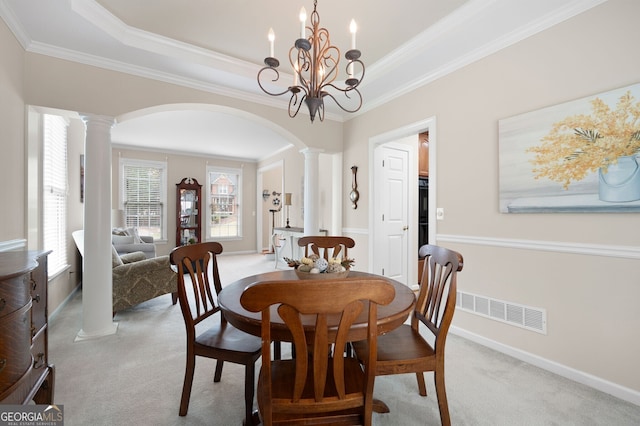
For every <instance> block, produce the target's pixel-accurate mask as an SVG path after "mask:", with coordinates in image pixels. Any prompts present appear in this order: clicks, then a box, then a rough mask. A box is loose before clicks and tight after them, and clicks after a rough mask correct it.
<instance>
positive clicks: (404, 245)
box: [369, 117, 436, 287]
mask: <svg viewBox="0 0 640 426" xmlns="http://www.w3.org/2000/svg"><path fill="white" fill-rule="evenodd" d="M435 130H436V129H435V117H432V118H429V119H426V120H423V121H420V122H416V123H413V124H410V125H408V126H405V127H401V128H398V129H395V130H392V131H390V132H387V133H384V134H381V135H378V136H375V137H373V138H371V139H370V140H369V164H370V170H371V171H372V172H371V173H370V176H369V187H370V188H371V191H370V192H371V196H370V200H369V203H370V204H369V233H370V236H371V243H370V244H369V259H370V267H369V270H370V272H373V273H378V274H382V275H385V276H389V277H390V278H393V279H396V280H398V281H400V282H403V283H404V284H406V285H409V283H411V285H410V286H412V287H413V286H414V284H413V283H416V286H417V282H418V267H417V265H418V243H417V241H418V229H419V226H418V214H417V211H418V134H419V133H422V132H425V131H429V135H430V143H429V148H430V155H429V177H430V179H429V194H428V199H429V200H428V204H429V209H428V211H429V216H430V217H429V231H428V234H429V241H430V242H433V241H434V240H435V235H436V230H435V226H436V225H435V217H432V216H434V214H435V213H434V212H435V200H436V179H435V178H436V170H435V159H436V154H435V146H436V144H435V140H436V131H435ZM393 151H395V152H396V153H400V152H402V151H404V152H406V155H407V165H406V167H404V168H403V170H402V172H400V171H399V170H397V171H396V172H394V173H403V174H404V175H403V176H402V179H403V180H404V181H406V196H400V198H398V195H397V193H394V194H389V192H390V191H395V192H397V191H398V189H397V188H401V186H400V183H399V181H396V184H395V188H396V189H393V190H392V189H391V186H389V185H388V182H385V179H386V180H388V179H389V178H390V177H391V176H389V175H388V174H387V173H386V171H385V170H384V167H383V161H382V159H383V158H384V157H385V155H386V154H388V153H390V152H391V153H393ZM385 153H386V154H385ZM398 161H401V160H395V162H396V164H398ZM385 176H386V177H385ZM397 178H398V177H397V176H394V177H393V179H396V180H397ZM389 197H394V200H397V201H398V202H402V203H403V205H402V210H403V211H406V215H405V216H404V218H406V223H405V224H401V225H400V226H401V228H402V227H406V229H405V230H404V231H405V235H404V238H400V234H398V233H397V231H398V229H395V227H394V228H389V227H388V226H387V224H386V223H384V220H385V219H386V218H387V217H388V216H387V217H385V214H386V215H388V214H389V212H387V211H386V210H387V209H388V205H387V204H388V201H384V200H389V199H390V198H389ZM399 200H401V201H399ZM398 211H400V210H399V209H398V208H396V212H398ZM396 227H397V226H396ZM400 230H402V229H400ZM389 238H393V239H394V249H393V250H389V249H387V248H386V247H388V246H389ZM405 253H406V255H405ZM414 259H415V262H414V261H413V260H414ZM400 267H402V268H403V269H404V270H400ZM383 269H384V270H383ZM390 274H391V275H393V277H391V276H390Z"/></svg>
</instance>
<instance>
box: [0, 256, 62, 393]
mask: <svg viewBox="0 0 640 426" xmlns="http://www.w3.org/2000/svg"><path fill="white" fill-rule="evenodd" d="M49 253H50V251H15V252H14V251H11V252H0V403H2V404H27V403H29V402H31V401H34V402H36V403H37V404H52V403H53V385H54V367H53V365H51V364H49V354H48V324H47V320H48V313H47V278H48V276H47V256H48V255H49Z"/></svg>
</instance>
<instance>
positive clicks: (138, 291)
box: [112, 248, 178, 314]
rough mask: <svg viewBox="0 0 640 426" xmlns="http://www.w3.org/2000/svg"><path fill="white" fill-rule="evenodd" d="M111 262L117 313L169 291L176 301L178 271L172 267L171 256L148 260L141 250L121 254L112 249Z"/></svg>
mask: <svg viewBox="0 0 640 426" xmlns="http://www.w3.org/2000/svg"><path fill="white" fill-rule="evenodd" d="M112 263H113V265H112V266H113V269H112V277H113V312H114V314H115V312H117V311H121V310H123V309H126V308H129V307H131V306H135V305H137V304H139V303H142V302H145V301H147V300H151V299H153V298H155V297H158V296H162V295H163V294H168V293H171V299H172V302H173V304H174V305H175V304H176V302H177V300H178V294H177V291H178V288H177V284H176V272H175V271H174V270H173V269H171V264H170V263H169V256H159V257H154V258H152V259H147V256H146V255H145V254H144V253H142V252H134V253H128V254H124V255H122V256H120V255H118V253H117V252H116V250H115V248H113V250H112Z"/></svg>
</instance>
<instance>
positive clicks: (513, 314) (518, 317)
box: [456, 291, 547, 334]
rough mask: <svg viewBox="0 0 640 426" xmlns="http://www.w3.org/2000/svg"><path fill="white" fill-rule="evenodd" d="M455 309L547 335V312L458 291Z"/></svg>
mask: <svg viewBox="0 0 640 426" xmlns="http://www.w3.org/2000/svg"><path fill="white" fill-rule="evenodd" d="M456 307H457V308H458V309H462V310H463V311H467V312H471V313H473V314H476V315H480V316H483V317H486V318H491V319H494V320H496V321H501V322H504V323H507V324H511V325H515V326H517V327H522V328H526V329H527V330H532V331H535V332H537V333H542V334H547V311H546V309H542V308H534V307H531V306H525V305H519V304H517V303H511V302H505V301H504V300H498V299H492V298H490V297H485V296H479V295H477V294H472V293H467V292H464V291H458V293H457V298H456Z"/></svg>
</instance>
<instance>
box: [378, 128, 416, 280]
mask: <svg viewBox="0 0 640 426" xmlns="http://www.w3.org/2000/svg"><path fill="white" fill-rule="evenodd" d="M415 139H416V137H415V136H412V137H411V141H412V142H415ZM374 158H375V161H376V166H375V173H376V176H375V181H376V182H375V188H376V199H377V202H376V209H375V210H376V216H377V217H376V218H374V219H375V223H376V232H375V234H376V236H378V237H379V238H376V243H375V244H376V245H377V247H376V249H375V254H374V262H375V263H374V265H373V272H374V273H377V274H380V275H384V276H386V277H389V278H392V279H394V280H396V281H399V282H401V283H404V284H407V282H408V267H409V262H408V251H409V250H408V241H407V236H408V230H409V214H408V206H409V205H410V204H411V203H409V200H408V197H409V189H408V183H407V176H408V159H409V153H408V151H407V150H406V149H404V148H402V147H398V148H396V147H392V146H390V145H381V146H380V147H378V148H377V149H376V152H375V155H374Z"/></svg>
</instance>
